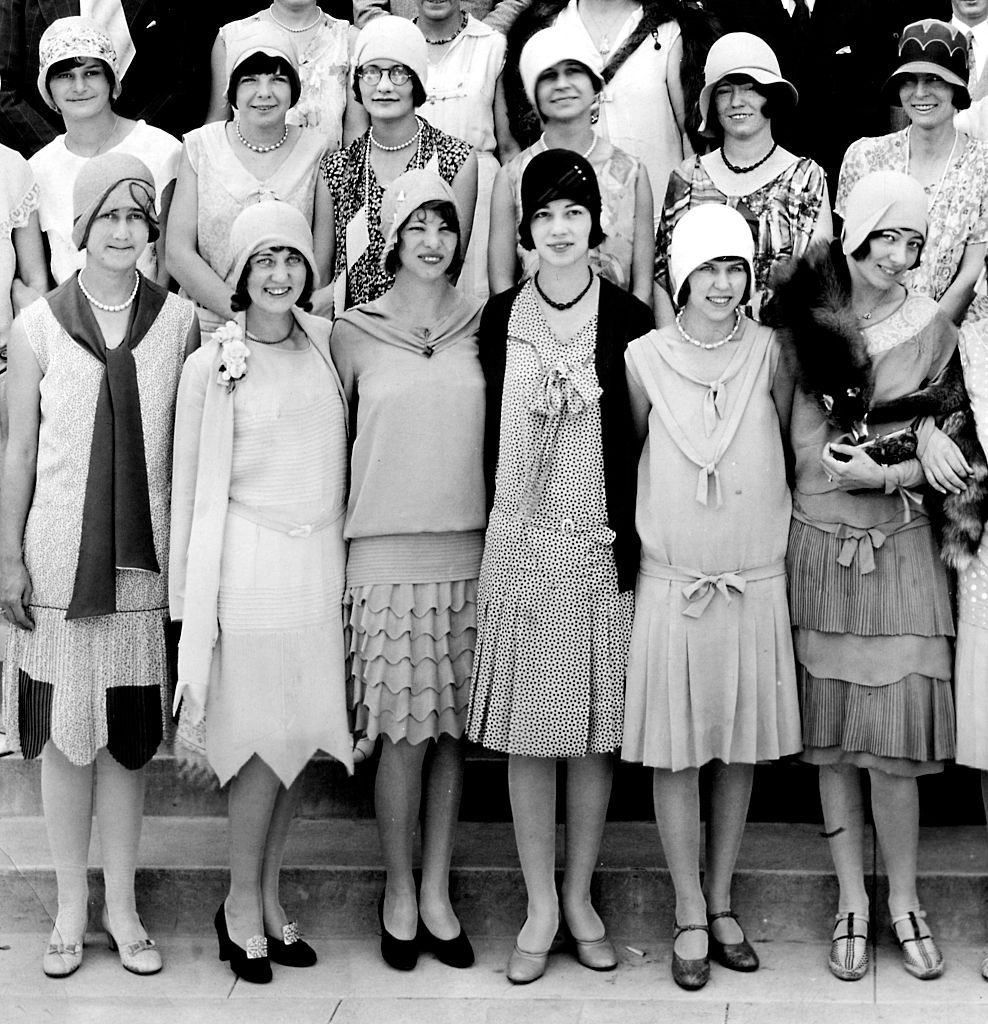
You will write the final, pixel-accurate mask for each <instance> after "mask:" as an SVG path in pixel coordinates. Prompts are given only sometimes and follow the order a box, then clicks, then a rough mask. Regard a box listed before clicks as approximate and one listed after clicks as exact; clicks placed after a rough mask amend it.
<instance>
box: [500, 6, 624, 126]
mask: <svg viewBox="0 0 988 1024" xmlns="http://www.w3.org/2000/svg"><path fill="white" fill-rule="evenodd" d="M564 60H575V61H576V62H577V63H579V64H582V65H583V66H584V67H585V68H586V69H587V72H588V73H589V75H590V79H591V81H592V82H593V87H594V91H595V92H600V90H601V89H603V87H604V79H603V78H602V77H601V71H602V68H603V64H602V59H601V56H600V53H599V51H597V50H595V49H594V48H593V47H592V46H591V45H590V41H589V39H588V37H587V35H586V33H580V32H575V31H573V30H572V29H570V28H566V27H564V26H561V25H551V26H550V27H549V28H543V29H541V30H540V31H538V32H536V33H535V34H534V35H532V37H531V38H530V39H529V40H528V42H526V43H525V45H524V46H523V47H522V50H521V56H520V57H519V58H518V73H519V75H520V76H521V84H522V86H523V87H524V89H525V95H526V96H527V97H528V102H529V103H530V104H531V105H532V109H533V110H534V111H535V112H536V113H537V114H538V115H539V116H540V117H541V116H542V115H541V111H540V110H539V108H538V106H537V104H536V102H535V87H536V85H538V82H539V78H540V77H541V76H542V75H543V74H544V73H545V72H546V71H548V70H549V68H551V67H553V66H555V65H556V64H559V63H561V62H562V61H564ZM643 113H644V112H643Z"/></svg>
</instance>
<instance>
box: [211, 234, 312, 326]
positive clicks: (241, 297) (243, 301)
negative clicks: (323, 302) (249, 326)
mask: <svg viewBox="0 0 988 1024" xmlns="http://www.w3.org/2000/svg"><path fill="white" fill-rule="evenodd" d="M286 249H287V250H288V251H289V252H294V253H296V254H298V255H299V256H302V253H300V252H299V251H298V249H293V248H292V247H291V246H288V245H273V246H271V249H270V251H271V252H284V251H285V250H286ZM253 258H254V257H253V255H251V257H250V259H248V260H247V263H246V264H245V265H244V269H243V273H242V274H241V275H240V280H239V281H238V282H237V287H236V290H235V291H234V293H233V295H232V296H231V297H230V308H231V309H232V310H233V311H234V313H242V312H243V311H244V310H245V309H246V308H247V307H248V306H249V305H250V293H249V292H248V291H247V278H248V277H250V271H251V265H250V261H251V259H253ZM302 259H303V260H304V262H305V284H304V285H302V291H301V292H300V293H299V297H298V300H297V301H296V302H295V305H296V306H298V308H299V309H301V310H303V311H304V312H306V313H308V312H311V310H312V289H313V285H314V283H315V278H314V277H313V274H312V267H310V266H309V261H308V260H307V259H305V257H304V256H302Z"/></svg>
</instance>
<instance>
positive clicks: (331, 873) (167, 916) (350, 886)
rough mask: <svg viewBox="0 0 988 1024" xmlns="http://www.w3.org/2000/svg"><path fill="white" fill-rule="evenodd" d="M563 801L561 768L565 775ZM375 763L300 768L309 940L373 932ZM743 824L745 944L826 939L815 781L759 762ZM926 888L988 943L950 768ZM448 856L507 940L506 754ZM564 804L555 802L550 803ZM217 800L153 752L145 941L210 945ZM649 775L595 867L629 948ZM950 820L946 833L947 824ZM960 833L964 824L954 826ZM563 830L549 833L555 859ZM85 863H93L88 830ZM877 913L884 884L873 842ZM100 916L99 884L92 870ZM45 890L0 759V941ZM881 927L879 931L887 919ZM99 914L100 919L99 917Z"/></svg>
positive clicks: (968, 823) (297, 865) (639, 932)
mask: <svg viewBox="0 0 988 1024" xmlns="http://www.w3.org/2000/svg"><path fill="white" fill-rule="evenodd" d="M560 781H561V785H560V798H562V795H563V794H562V787H563V786H564V784H565V782H564V773H563V772H561V773H560ZM373 783H374V763H373V762H371V763H370V764H365V765H362V766H361V767H360V768H359V769H358V773H357V775H356V776H355V778H353V779H348V778H347V777H346V774H345V772H344V771H343V770H342V769H341V768H340V766H339V765H337V764H336V763H335V762H333V761H330V760H328V759H322V758H320V759H317V760H315V761H313V762H312V764H310V765H309V768H308V769H307V771H306V776H305V783H304V792H303V796H302V800H301V805H300V808H299V820H297V821H296V823H295V826H294V828H293V832H292V837H291V839H290V843H289V849H288V853H287V857H286V863H285V870H284V874H283V894H284V897H283V898H284V902H285V905H286V906H288V907H290V908H293V910H294V911H295V912H296V913H297V914H298V916H299V919H300V923H301V926H302V929H303V931H304V932H305V933H306V934H308V935H310V936H314V937H324V938H343V937H351V936H362V937H364V938H367V937H369V936H374V935H376V933H377V919H376V906H377V900H378V897H379V894H380V891H381V886H382V884H383V877H384V876H383V869H382V867H381V859H380V854H379V851H378V845H377V833H376V828H375V825H374V821H373ZM755 785H756V789H755V798H754V800H753V804H752V814H751V819H752V820H751V823H750V824H749V826H748V829H747V831H746V834H745V840H744V845H743V847H742V851H741V857H740V862H739V866H738V873H737V879H736V884H735V909H736V910H737V911H738V913H739V914H740V915H741V917H742V919H743V920H744V922H745V925H746V928H747V931H748V934H749V936H750V937H751V938H752V939H754V940H761V941H777V942H800V941H819V940H824V939H826V938H827V936H828V935H829V932H830V927H831V922H832V914H833V910H834V907H835V900H836V887H835V883H834V880H833V877H832V869H831V865H830V859H829V854H828V850H827V844H826V842H825V840H824V839H823V838H822V837H821V835H820V832H821V826H820V825H819V821H820V812H819V802H818V799H817V796H816V780H815V773H814V772H813V771H812V769H809V768H806V767H805V766H802V765H774V766H766V767H764V768H763V767H760V768H759V769H758V771H757V774H756V784H755ZM921 787H922V792H923V807H924V820H925V821H926V822H928V823H930V824H931V825H932V826H933V827H927V828H924V833H923V837H922V841H921V848H920V874H921V879H920V886H921V889H920V891H921V895H922V897H923V900H924V904H925V906H926V907H927V910H928V911H929V914H930V920H931V922H933V924H934V927H935V928H936V932H937V935H938V936H939V937H940V938H942V939H943V940H944V941H947V942H951V941H956V942H964V943H968V944H979V943H986V942H988V915H986V913H985V909H986V907H988V842H986V836H985V829H984V826H983V825H981V824H980V823H979V822H980V821H983V817H982V816H981V811H980V795H979V791H978V785H977V779H976V777H975V776H974V773H971V772H965V771H963V770H960V769H953V770H951V771H950V772H948V773H947V774H946V775H945V776H943V777H941V778H933V779H926V780H923V781H922V783H921ZM464 792H465V796H464V803H463V810H462V815H461V825H460V829H459V832H458V839H457V848H456V854H455V858H454V875H453V889H454V902H455V903H456V905H457V907H458V910H459V912H460V915H461V919H462V921H463V924H464V926H465V928H466V929H467V931H468V932H469V933H470V934H471V935H472V936H475V937H477V938H507V937H509V936H513V935H514V934H516V932H517V929H518V926H519V924H520V922H521V921H522V919H523V917H524V911H525V899H524V888H523V885H522V880H521V874H520V871H519V869H518V862H517V856H516V853H515V849H514V840H513V835H512V830H511V825H510V815H509V811H508V804H507V785H506V780H505V762H504V760H503V758H500V757H497V756H491V755H488V754H485V753H484V752H482V751H474V752H473V753H472V754H471V755H470V757H469V758H468V762H467V772H466V780H465V787H464ZM560 803H562V799H560ZM225 812H226V798H225V794H224V793H221V792H219V791H218V790H215V789H209V788H204V787H202V786H197V785H195V784H192V783H190V782H188V781H186V780H185V779H184V778H183V777H182V774H181V771H180V769H179V767H178V765H177V763H176V761H175V759H174V757H172V756H171V755H170V754H166V753H163V754H160V755H159V756H157V757H155V759H154V760H153V762H152V764H151V767H150V774H149V779H148V789H147V802H146V815H147V816H146V820H145V826H144V834H143V839H142V854H141V865H142V867H141V870H140V872H139V878H138V885H139V902H140V906H141V909H142V914H143V916H144V920H145V923H146V924H147V926H148V928H149V929H150V930H151V931H152V932H153V933H154V934H161V935H166V934H168V933H177V934H208V933H209V932H210V930H211V919H212V915H213V913H214V912H215V908H216V906H217V905H218V904H219V902H220V900H221V899H222V897H223V894H224V892H225V887H226V877H227V872H226V864H227V855H226V818H225ZM651 814H652V811H651V779H650V773H649V772H648V771H647V770H645V769H642V768H640V767H638V766H631V765H621V766H620V767H619V769H618V771H617V773H616V777H615V783H614V796H613V799H612V805H611V811H610V819H611V820H610V822H609V824H608V828H607V831H606V833H605V839H604V844H603V849H602V851H601V858H600V866H599V869H598V872H597V880H596V884H597V889H598V891H597V897H596V898H597V905H598V907H599V909H600V911H601V913H602V916H603V917H604V919H605V920H606V921H607V922H608V924H609V927H610V929H611V931H612V933H613V934H615V935H616V936H621V937H623V938H624V939H626V940H628V941H630V942H632V944H634V943H635V942H636V941H638V942H641V943H647V942H654V941H655V940H656V939H657V938H661V939H663V940H664V939H666V938H667V937H668V935H669V933H670V932H671V928H672V892H671V886H670V884H669V879H668V873H667V871H666V869H665V865H664V862H663V859H662V854H661V850H660V847H659V843H658V839H657V834H656V831H655V826H654V824H653V822H652V820H651ZM945 821H946V822H952V823H950V824H944V822H945ZM956 822H960V824H956ZM564 831H565V830H564V828H563V826H560V827H559V839H558V841H559V849H560V863H561V862H562V861H561V857H562V847H563V843H564V839H565V837H564ZM91 862H92V864H93V865H98V864H99V844H98V837H96V835H95V829H94V840H93V851H92V857H91ZM868 863H869V864H871V865H872V868H873V870H872V873H871V876H870V879H869V884H870V886H871V887H872V889H873V907H875V908H884V903H885V882H884V878H883V873H882V867H881V862H880V857H879V856H878V855H877V852H876V851H875V844H874V841H873V837H871V836H869V839H868ZM91 899H92V903H93V906H94V908H98V907H99V905H100V903H101V901H102V891H101V881H100V878H99V873H98V871H96V870H93V872H92V879H91ZM54 906H55V884H54V877H53V872H52V867H51V861H50V855H49V852H48V842H47V837H46V834H45V828H44V821H43V818H42V814H41V797H40V763H39V762H37V761H34V762H25V761H23V760H21V759H20V758H19V757H18V756H17V755H12V756H9V757H5V758H2V759H0V930H2V931H4V932H35V933H43V932H45V931H46V930H47V929H48V928H49V927H50V920H51V914H52V912H53V909H54ZM876 916H877V921H876V924H878V925H879V927H880V928H881V927H883V922H882V910H881V909H878V911H877V914H876ZM94 918H95V909H94Z"/></svg>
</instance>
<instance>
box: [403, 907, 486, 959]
mask: <svg viewBox="0 0 988 1024" xmlns="http://www.w3.org/2000/svg"><path fill="white" fill-rule="evenodd" d="M417 938H418V944H419V949H420V950H422V952H424V953H432V954H433V955H434V956H435V958H436V959H437V960H438V961H439V962H440V963H443V964H445V965H446V966H447V967H473V961H474V955H473V946H471V945H470V940H469V939H468V938H467V933H466V932H465V931H464V930H463V927H462V925H461V926H460V931H459V933H458V934H457V935H456V936H454V937H453V938H452V939H437V938H436V937H435V935H433V934H432V932H430V931H429V929H428V928H427V927H426V926H425V921H423V920H422V918H421V917H420V918H419V930H418V935H417Z"/></svg>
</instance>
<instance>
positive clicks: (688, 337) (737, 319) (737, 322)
mask: <svg viewBox="0 0 988 1024" xmlns="http://www.w3.org/2000/svg"><path fill="white" fill-rule="evenodd" d="M685 312H686V310H685V309H681V310H680V311H679V312H678V313H677V314H676V330H677V331H679V334H680V336H681V337H682V339H683V341H688V342H689V343H690V344H691V345H695V346H696V347H697V348H702V349H706V350H707V351H709V350H710V349H714V348H720V347H721V345H726V344H727V343H728V342H729V341H733V340H734V335H735V334H737V333H738V330H739V329H740V327H741V322H742V320H743V319H744V317H743V316H742V313H741V310H740V309H735V310H734V326H733V327H732V328H731V333H730V334H729V335H728V336H727V337H726V338H721V339H720V341H712V342H706V341H700V340H699V339H698V338H694V337H693V335H692V334H687V333H686V330H685V328H684V327H683V314H684V313H685Z"/></svg>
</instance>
